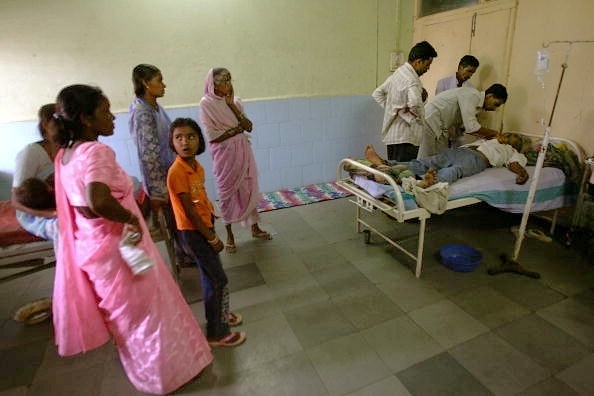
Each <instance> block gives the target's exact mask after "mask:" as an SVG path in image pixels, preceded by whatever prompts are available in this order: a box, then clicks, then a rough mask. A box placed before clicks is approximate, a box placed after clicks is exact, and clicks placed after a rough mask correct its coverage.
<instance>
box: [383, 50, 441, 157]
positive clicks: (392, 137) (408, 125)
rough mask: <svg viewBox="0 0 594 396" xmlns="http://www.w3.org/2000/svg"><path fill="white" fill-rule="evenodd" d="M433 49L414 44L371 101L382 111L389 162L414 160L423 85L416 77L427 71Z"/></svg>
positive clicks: (416, 148) (422, 113) (420, 130)
mask: <svg viewBox="0 0 594 396" xmlns="http://www.w3.org/2000/svg"><path fill="white" fill-rule="evenodd" d="M435 57H437V52H436V51H435V49H434V48H433V47H432V46H431V44H429V43H428V42H426V41H422V42H420V43H417V44H415V46H414V47H412V48H411V50H410V52H409V54H408V62H407V63H405V64H403V65H402V66H400V67H399V68H398V69H396V71H395V72H394V73H393V74H392V75H391V76H390V77H388V78H387V79H386V81H384V83H383V84H381V85H380V86H379V87H377V88H376V89H375V90H374V91H373V93H372V95H371V96H372V97H373V99H374V100H375V101H376V102H377V103H379V105H380V106H382V108H383V109H384V120H383V124H382V141H383V142H384V143H385V144H386V145H387V146H388V158H389V159H393V160H398V161H408V160H410V159H413V158H416V157H417V152H418V146H419V144H420V143H421V136H422V134H423V132H422V131H423V118H424V111H423V99H422V91H423V84H422V83H421V80H420V79H419V77H420V76H421V75H423V74H424V73H426V72H427V70H429V67H430V66H431V62H433V58H435Z"/></svg>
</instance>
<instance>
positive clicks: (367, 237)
mask: <svg viewBox="0 0 594 396" xmlns="http://www.w3.org/2000/svg"><path fill="white" fill-rule="evenodd" d="M363 234H365V244H366V245H369V244H370V243H371V231H369V230H363Z"/></svg>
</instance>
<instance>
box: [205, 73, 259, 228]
mask: <svg viewBox="0 0 594 396" xmlns="http://www.w3.org/2000/svg"><path fill="white" fill-rule="evenodd" d="M212 72H213V70H212V69H210V71H209V72H208V74H207V76H206V80H205V82H204V96H203V97H202V99H201V100H200V122H201V123H202V126H203V127H204V129H205V133H206V139H207V140H208V141H209V142H210V141H211V140H213V139H216V138H217V137H219V136H221V135H222V134H223V133H224V132H225V131H227V130H229V129H231V128H234V127H236V126H237V125H238V124H239V122H238V121H237V118H236V117H235V115H234V114H233V112H232V111H231V109H230V108H229V106H227V103H225V98H222V97H220V96H217V95H216V94H215V93H214V82H213V75H212ZM235 104H236V105H237V108H238V109H240V110H241V111H243V105H242V103H241V100H240V99H239V98H237V97H236V98H235ZM209 146H210V151H211V153H212V160H213V173H214V175H215V178H216V181H217V194H218V196H219V207H220V209H221V214H222V216H223V222H224V223H225V224H231V223H237V222H241V223H242V225H244V226H251V225H252V224H255V223H257V222H258V221H259V220H260V218H259V215H258V211H257V206H258V202H259V201H260V198H261V195H260V189H259V187H258V170H257V168H256V161H255V159H254V153H253V152H252V147H251V143H250V141H249V139H248V137H247V136H246V134H245V133H242V134H239V135H235V136H233V137H231V138H229V139H227V140H225V141H223V142H220V143H210V144H209Z"/></svg>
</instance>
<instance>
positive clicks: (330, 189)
mask: <svg viewBox="0 0 594 396" xmlns="http://www.w3.org/2000/svg"><path fill="white" fill-rule="evenodd" d="M349 195H351V193H350V192H348V191H347V190H345V189H344V188H342V187H340V186H339V185H338V184H336V183H335V182H329V183H317V184H310V185H309V186H303V187H297V188H290V189H285V190H280V191H274V192H270V193H266V194H262V200H261V201H260V203H259V204H258V212H266V211H269V210H275V209H282V208H290V207H292V206H300V205H308V204H310V203H315V202H321V201H328V200H331V199H337V198H344V197H348V196H349Z"/></svg>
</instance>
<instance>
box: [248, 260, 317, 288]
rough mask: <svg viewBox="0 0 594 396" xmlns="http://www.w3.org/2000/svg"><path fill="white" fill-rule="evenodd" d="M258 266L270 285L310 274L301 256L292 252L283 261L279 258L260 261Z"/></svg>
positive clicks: (257, 263)
mask: <svg viewBox="0 0 594 396" xmlns="http://www.w3.org/2000/svg"><path fill="white" fill-rule="evenodd" d="M256 265H257V266H258V268H259V269H260V273H261V274H262V277H263V278H264V280H265V281H266V283H268V284H271V283H275V282H283V281H288V280H291V279H292V278H295V277H300V276H304V275H307V274H309V271H308V269H307V268H306V267H305V265H304V264H303V261H302V260H301V258H300V257H299V255H297V254H295V253H292V252H289V253H285V255H284V256H283V257H282V259H279V258H277V257H274V258H265V259H258V261H257V262H256Z"/></svg>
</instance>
